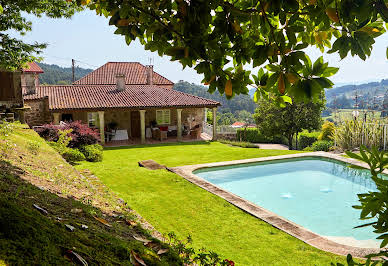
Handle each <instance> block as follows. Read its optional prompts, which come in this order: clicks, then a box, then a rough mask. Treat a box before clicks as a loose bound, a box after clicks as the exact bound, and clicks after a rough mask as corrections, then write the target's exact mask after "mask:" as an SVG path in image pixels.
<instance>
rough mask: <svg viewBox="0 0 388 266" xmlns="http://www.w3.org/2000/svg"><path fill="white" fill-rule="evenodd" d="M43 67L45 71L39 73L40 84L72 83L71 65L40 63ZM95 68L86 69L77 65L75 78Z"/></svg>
mask: <svg viewBox="0 0 388 266" xmlns="http://www.w3.org/2000/svg"><path fill="white" fill-rule="evenodd" d="M38 65H39V66H40V67H41V68H42V69H43V71H44V73H43V74H41V75H39V82H40V84H50V85H56V84H71V83H72V69H71V67H60V66H57V65H49V64H44V63H38ZM92 71H93V69H86V68H80V67H76V68H75V71H74V76H75V80H78V79H80V78H82V77H83V76H85V75H87V74H89V73H90V72H92Z"/></svg>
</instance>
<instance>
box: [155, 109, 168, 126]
mask: <svg viewBox="0 0 388 266" xmlns="http://www.w3.org/2000/svg"><path fill="white" fill-rule="evenodd" d="M156 123H157V124H158V125H169V124H170V110H156Z"/></svg>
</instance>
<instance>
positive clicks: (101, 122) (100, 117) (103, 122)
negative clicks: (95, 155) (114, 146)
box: [98, 111, 105, 145]
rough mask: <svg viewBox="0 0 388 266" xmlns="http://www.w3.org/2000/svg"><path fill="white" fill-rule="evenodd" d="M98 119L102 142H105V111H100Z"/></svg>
mask: <svg viewBox="0 0 388 266" xmlns="http://www.w3.org/2000/svg"><path fill="white" fill-rule="evenodd" d="M98 120H99V121H100V138H101V144H103V145H104V144H105V118H104V111H98Z"/></svg>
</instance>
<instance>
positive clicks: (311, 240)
mask: <svg viewBox="0 0 388 266" xmlns="http://www.w3.org/2000/svg"><path fill="white" fill-rule="evenodd" d="M303 157H321V158H322V157H323V158H327V159H333V160H336V161H340V162H344V163H347V164H353V165H357V166H361V167H364V168H367V169H368V168H369V167H368V165H367V164H366V163H362V162H360V161H357V160H355V159H352V158H345V157H343V156H341V155H337V154H333V153H327V152H308V153H296V154H287V155H280V156H270V157H261V158H252V159H243V160H234V161H225V162H216V163H206V164H197V165H186V166H179V167H172V168H169V170H170V171H172V172H174V173H176V174H178V175H180V176H182V177H183V178H185V179H186V180H188V181H189V182H191V183H193V184H195V185H197V186H199V187H201V188H202V189H205V190H207V191H208V192H210V193H212V194H214V195H217V196H219V197H221V198H223V199H224V200H226V201H228V202H229V203H231V204H233V205H234V206H236V207H238V208H239V209H241V210H243V211H245V212H247V213H249V214H250V215H252V216H255V217H257V218H259V219H261V220H263V221H265V222H266V223H268V224H270V225H272V226H274V227H276V228H278V229H280V230H282V231H283V232H285V233H287V234H289V235H291V236H293V237H296V238H297V239H299V240H301V241H303V242H305V243H306V244H309V245H310V246H313V247H315V248H318V249H320V250H323V251H327V252H331V253H334V254H338V255H344V256H346V255H347V254H351V255H352V256H354V257H358V258H364V257H365V256H366V255H369V254H372V253H378V252H379V251H380V249H378V248H361V247H354V246H349V245H344V244H339V243H337V242H334V241H332V240H329V239H327V238H325V237H323V236H320V235H318V234H316V233H314V232H312V231H310V230H308V229H306V228H304V227H302V226H300V225H298V224H295V223H293V222H292V221H289V220H287V219H285V218H284V217H281V216H279V215H277V214H275V213H273V212H271V211H268V210H266V209H264V208H263V207H261V206H259V205H257V204H254V203H252V202H250V201H248V200H246V199H243V198H241V197H240V196H237V195H235V194H233V193H231V192H229V191H226V190H224V189H222V188H220V187H218V186H216V185H214V184H212V183H210V182H208V181H206V180H205V179H203V178H201V177H199V176H197V175H195V174H194V173H193V172H194V171H196V170H199V169H204V168H212V167H219V166H230V165H238V164H249V163H256V162H265V161H275V160H282V159H294V158H295V159H296V158H303Z"/></svg>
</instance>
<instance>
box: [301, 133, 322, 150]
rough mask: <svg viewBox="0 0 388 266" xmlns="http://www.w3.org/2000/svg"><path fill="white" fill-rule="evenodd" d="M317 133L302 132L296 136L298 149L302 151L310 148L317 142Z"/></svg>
mask: <svg viewBox="0 0 388 266" xmlns="http://www.w3.org/2000/svg"><path fill="white" fill-rule="evenodd" d="M318 136H319V132H302V133H300V134H299V135H298V148H299V149H300V150H303V149H304V148H306V147H308V146H311V144H313V143H314V142H316V141H317V140H318Z"/></svg>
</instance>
